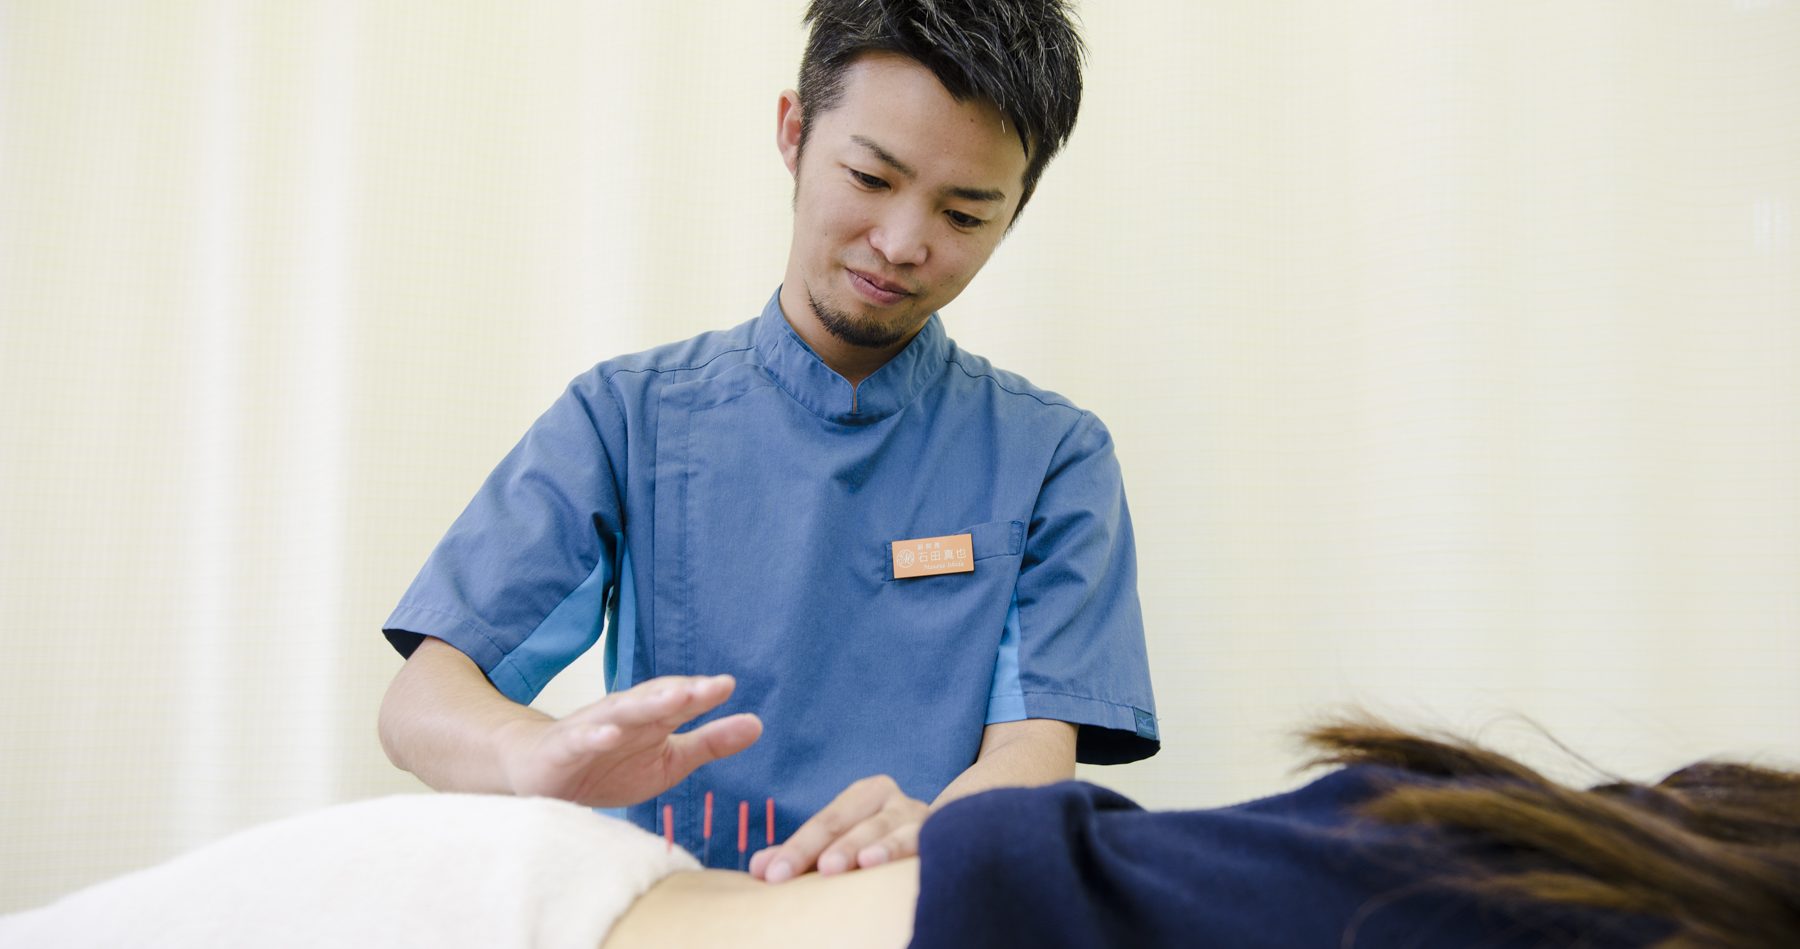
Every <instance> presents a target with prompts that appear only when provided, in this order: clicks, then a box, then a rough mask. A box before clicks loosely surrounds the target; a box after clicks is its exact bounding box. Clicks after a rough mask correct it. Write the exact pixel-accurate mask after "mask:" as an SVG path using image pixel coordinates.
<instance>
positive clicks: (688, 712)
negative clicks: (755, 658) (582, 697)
mask: <svg viewBox="0 0 1800 949" xmlns="http://www.w3.org/2000/svg"><path fill="white" fill-rule="evenodd" d="M735 688H737V680H736V679H733V678H732V677H731V676H728V675H717V676H660V677H658V678H655V679H646V680H645V681H643V682H640V683H638V684H637V685H634V686H632V687H631V688H629V689H626V690H625V691H623V692H615V693H613V694H611V695H608V696H606V697H605V698H603V699H601V700H600V701H598V702H594V703H593V704H591V705H586V706H583V707H582V708H580V709H577V710H576V711H574V712H572V713H570V714H569V715H568V716H566V717H565V718H564V719H563V721H565V722H567V723H569V724H571V725H580V726H596V727H597V726H600V725H604V724H608V723H610V724H613V725H617V726H619V727H620V728H621V729H627V730H629V729H635V728H640V727H643V726H646V725H653V726H659V727H662V728H664V729H666V730H668V731H673V730H675V729H676V728H678V727H680V726H681V725H682V723H684V722H686V721H688V720H690V719H692V718H695V717H696V716H699V715H703V714H705V713H706V712H709V711H711V710H713V709H715V708H717V707H719V705H720V704H722V703H723V702H724V701H725V700H726V699H728V698H730V697H731V693H732V690H733V689H735Z"/></svg>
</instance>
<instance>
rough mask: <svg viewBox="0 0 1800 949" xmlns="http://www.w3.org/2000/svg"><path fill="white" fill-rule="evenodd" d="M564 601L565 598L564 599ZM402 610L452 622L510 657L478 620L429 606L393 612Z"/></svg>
mask: <svg viewBox="0 0 1800 949" xmlns="http://www.w3.org/2000/svg"><path fill="white" fill-rule="evenodd" d="M571 592H573V591H571ZM565 599H566V597H565ZM402 610H404V611H407V612H412V613H429V614H431V615H432V616H442V617H444V618H445V619H447V620H453V621H454V623H455V625H454V626H453V627H452V628H454V629H459V630H467V631H468V632H471V633H474V634H475V635H477V636H480V637H481V638H482V639H485V640H487V642H488V645H490V646H492V647H494V651H495V652H498V653H499V654H500V658H501V659H505V658H506V657H507V656H510V655H512V650H511V649H506V648H504V647H502V646H501V645H500V641H499V640H498V639H495V638H494V632H493V628H492V627H490V626H488V624H486V623H483V622H481V621H480V620H477V619H473V618H471V617H469V616H467V615H466V614H463V613H452V612H450V611H449V610H440V609H434V608H432V607H429V606H407V605H406V604H405V603H402V604H400V605H399V606H397V607H395V608H394V611H395V612H396V613H398V612H400V611H402ZM546 615H547V614H546ZM539 622H542V620H539ZM389 628H390V629H400V630H403V631H405V632H408V633H412V634H413V635H415V636H430V635H431V634H430V633H422V632H419V631H418V630H416V629H406V628H405V627H404V626H393V627H389ZM432 638H434V639H435V638H437V637H432Z"/></svg>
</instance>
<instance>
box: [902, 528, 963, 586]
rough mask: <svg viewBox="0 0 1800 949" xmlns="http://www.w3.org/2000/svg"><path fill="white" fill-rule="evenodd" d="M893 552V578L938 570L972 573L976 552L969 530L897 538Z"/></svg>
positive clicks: (925, 573) (921, 574) (931, 575)
mask: <svg viewBox="0 0 1800 949" xmlns="http://www.w3.org/2000/svg"><path fill="white" fill-rule="evenodd" d="M889 546H891V547H892V548H893V552H894V579H896V580H905V579H907V578H908V577H935V576H937V575H938V574H940V573H974V572H975V553H974V549H973V548H972V547H971V546H970V545H969V535H968V534H951V535H949V536H947V537H921V538H919V539H917V540H897V541H894V542H893V543H892V544H891V545H889Z"/></svg>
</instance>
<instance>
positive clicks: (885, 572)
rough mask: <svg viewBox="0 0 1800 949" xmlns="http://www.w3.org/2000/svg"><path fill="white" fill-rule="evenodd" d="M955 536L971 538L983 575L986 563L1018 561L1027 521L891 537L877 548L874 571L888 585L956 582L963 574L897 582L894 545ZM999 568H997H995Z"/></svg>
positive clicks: (973, 553) (990, 523)
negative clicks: (915, 540)
mask: <svg viewBox="0 0 1800 949" xmlns="http://www.w3.org/2000/svg"><path fill="white" fill-rule="evenodd" d="M954 534H968V535H969V548H970V551H969V552H970V555H971V556H973V557H974V558H975V564H976V567H975V572H976V573H980V572H981V566H980V565H981V562H982V561H983V560H994V559H996V558H1002V557H1007V558H1010V557H1017V556H1019V553H1020V552H1021V551H1023V550H1024V549H1025V522H1024V521H989V522H988V523H986V524H976V525H975V526H973V527H963V528H959V529H957V530H947V531H936V532H925V531H919V532H917V533H914V534H909V535H908V536H906V537H890V538H888V539H887V540H884V541H882V542H881V543H880V544H879V545H877V549H876V550H875V554H874V561H875V562H874V566H873V568H872V569H873V570H874V572H875V576H876V577H878V578H879V579H881V580H882V581H884V582H886V583H928V582H931V581H933V580H941V579H944V578H946V577H948V578H951V579H955V578H956V577H958V576H960V574H942V575H939V576H931V577H908V578H907V579H904V580H896V579H894V559H893V548H892V542H893V541H897V540H910V539H912V538H914V537H941V536H950V535H954ZM996 566H998V565H996Z"/></svg>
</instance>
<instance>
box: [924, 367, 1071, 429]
mask: <svg viewBox="0 0 1800 949" xmlns="http://www.w3.org/2000/svg"><path fill="white" fill-rule="evenodd" d="M944 361H945V362H947V363H949V364H950V365H952V366H955V367H956V368H958V369H960V370H962V374H963V375H965V376H968V377H969V378H971V379H985V380H987V382H988V383H989V384H991V385H993V386H994V387H995V388H997V389H999V390H1000V391H1002V392H1010V393H1012V394H1013V395H1021V396H1024V397H1025V398H1027V399H1035V400H1036V401H1037V402H1039V403H1040V404H1042V405H1047V406H1051V407H1055V408H1064V409H1068V410H1069V411H1071V412H1079V413H1081V414H1082V415H1086V414H1088V413H1087V410H1086V409H1081V408H1076V407H1075V406H1074V405H1073V404H1071V403H1069V402H1052V401H1050V400H1049V399H1046V398H1044V397H1042V396H1040V395H1038V394H1037V393H1035V392H1021V391H1019V390H1018V389H1013V388H1008V387H1007V385H1006V383H1004V382H1001V381H1000V379H999V377H997V376H995V375H994V374H993V373H991V372H981V373H977V372H971V371H970V370H969V367H967V366H965V365H963V364H962V363H961V362H960V361H958V360H957V358H956V355H955V354H954V353H953V354H951V355H950V356H949V357H947V358H946V359H945V360H944Z"/></svg>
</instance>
